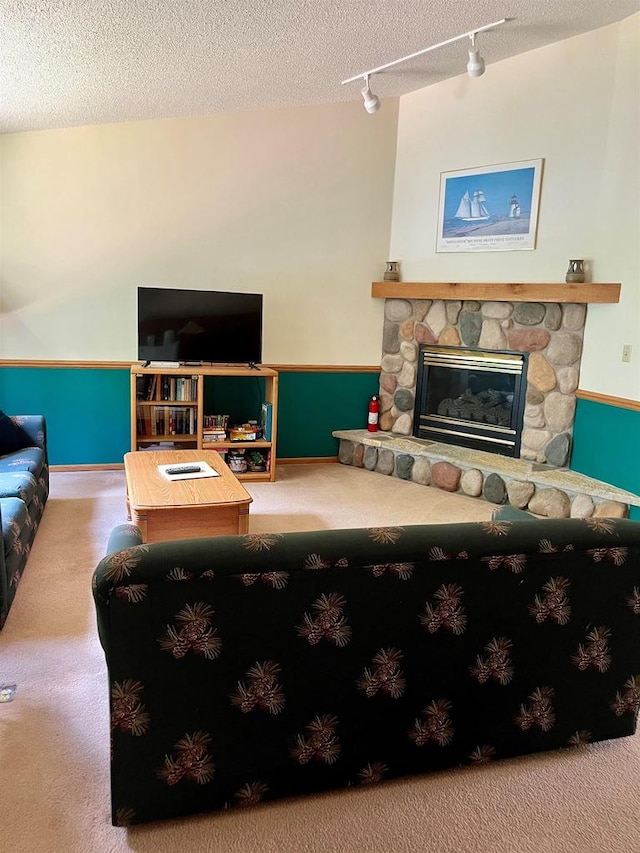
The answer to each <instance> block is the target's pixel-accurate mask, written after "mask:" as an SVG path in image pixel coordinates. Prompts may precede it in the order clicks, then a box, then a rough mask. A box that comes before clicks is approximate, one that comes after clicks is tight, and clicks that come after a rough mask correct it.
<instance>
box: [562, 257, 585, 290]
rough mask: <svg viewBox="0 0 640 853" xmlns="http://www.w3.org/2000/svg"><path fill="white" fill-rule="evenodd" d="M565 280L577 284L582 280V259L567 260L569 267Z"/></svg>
mask: <svg viewBox="0 0 640 853" xmlns="http://www.w3.org/2000/svg"><path fill="white" fill-rule="evenodd" d="M565 281H566V282H568V283H569V284H579V283H580V282H583V281H584V261H583V260H575V261H569V269H568V270H567V274H566V276H565Z"/></svg>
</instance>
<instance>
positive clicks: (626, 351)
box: [622, 344, 631, 361]
mask: <svg viewBox="0 0 640 853" xmlns="http://www.w3.org/2000/svg"><path fill="white" fill-rule="evenodd" d="M622 360H623V361H631V344H623V347H622Z"/></svg>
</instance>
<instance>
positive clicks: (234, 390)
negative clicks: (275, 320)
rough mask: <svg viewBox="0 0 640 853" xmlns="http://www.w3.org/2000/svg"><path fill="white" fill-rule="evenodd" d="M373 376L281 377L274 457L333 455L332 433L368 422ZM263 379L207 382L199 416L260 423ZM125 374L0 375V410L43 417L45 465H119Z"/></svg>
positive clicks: (14, 371) (35, 371)
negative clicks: (224, 417) (206, 415)
mask: <svg viewBox="0 0 640 853" xmlns="http://www.w3.org/2000/svg"><path fill="white" fill-rule="evenodd" d="M377 392H378V374H377V373H372V372H361V373H334V372H330V371H327V372H319V373H316V372H308V373H306V372H305V373H299V372H295V371H291V372H286V371H284V372H282V373H280V381H279V406H278V441H277V448H276V453H277V456H278V457H279V458H288V457H306V456H336V455H337V453H338V441H337V440H336V439H335V438H332V436H331V431H332V430H334V429H355V428H357V427H364V426H365V425H366V422H367V404H368V401H369V397H370V396H371V395H372V394H376V393H377ZM263 399H264V380H263V379H261V378H260V377H258V376H256V377H255V379H254V378H253V377H250V378H249V380H247V379H227V378H226V377H207V378H206V383H205V412H207V413H211V414H214V413H219V414H229V415H230V416H231V419H232V422H236V421H244V420H247V419H248V418H256V419H257V418H259V416H260V404H261V402H262V400H263ZM129 405H130V384H129V370H128V369H126V368H122V369H113V370H107V369H99V368H98V369H93V368H65V367H46V368H45V367H43V368H35V367H33V368H32V367H2V368H0V409H3V410H4V411H5V412H8V413H9V414H21V415H29V414H43V415H44V416H45V418H46V420H47V434H48V447H49V460H50V462H51V464H52V465H83V464H84V465H90V464H94V465H106V464H113V463H116V464H117V463H121V462H122V457H123V455H124V454H125V453H126V452H127V451H129V450H130V449H131V446H130V441H131V433H130V410H129Z"/></svg>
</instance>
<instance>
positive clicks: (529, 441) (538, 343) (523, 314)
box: [380, 298, 586, 467]
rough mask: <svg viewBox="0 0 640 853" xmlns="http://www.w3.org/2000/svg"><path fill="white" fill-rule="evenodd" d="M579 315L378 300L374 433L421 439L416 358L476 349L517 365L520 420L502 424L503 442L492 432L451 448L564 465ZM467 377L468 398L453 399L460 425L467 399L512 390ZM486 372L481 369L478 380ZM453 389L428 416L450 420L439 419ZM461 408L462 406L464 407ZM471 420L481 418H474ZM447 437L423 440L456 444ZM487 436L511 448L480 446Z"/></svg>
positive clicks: (534, 306) (553, 308) (531, 307)
mask: <svg viewBox="0 0 640 853" xmlns="http://www.w3.org/2000/svg"><path fill="white" fill-rule="evenodd" d="M585 317H586V305H585V304H580V303H558V302H544V303H543V302H520V301H513V302H511V301H507V300H504V301H499V302H498V301H480V300H464V301H462V300H444V299H433V300H431V299H394V298H389V299H386V300H385V311H384V329H383V351H382V362H381V374H380V401H381V415H380V429H382V430H385V431H389V432H392V433H395V434H399V435H405V436H410V435H416V436H418V437H426V436H425V435H424V434H423V435H420V432H419V431H415V426H416V424H418V429H420V428H421V427H422V426H424V424H423V423H421V418H422V415H423V412H422V411H421V405H422V403H423V398H424V395H425V393H426V394H427V397H428V396H429V394H430V393H431V391H430V390H427V391H426V392H425V386H424V379H423V380H421V384H420V386H418V376H419V373H420V375H421V376H422V375H423V373H422V367H423V363H421V359H422V360H424V353H425V352H429V349H430V348H431V349H434V348H435V350H436V352H440V353H441V352H442V351H443V350H444V348H452V349H451V350H445V352H446V351H449V352H453V351H457V352H460V353H461V354H463V355H464V354H465V353H466V354H467V355H469V356H472V358H475V356H476V354H477V353H478V351H479V350H482V351H484V353H485V356H484V357H485V358H486V357H487V354H489V357H490V356H491V353H493V354H494V355H495V357H496V358H499V357H502V356H506V355H507V354H511V356H513V354H520V358H519V359H518V361H519V362H520V365H521V367H519V368H518V369H519V370H520V371H521V377H522V382H521V383H520V384H519V386H518V387H519V389H520V388H522V390H524V389H525V388H526V391H525V392H524V399H523V400H522V401H521V402H518V403H516V411H515V413H516V414H518V413H521V414H522V419H521V424H520V425H517V424H516V425H515V426H514V425H513V423H512V421H511V420H510V422H509V425H508V426H507V427H506V428H507V429H509V430H513V431H514V432H513V433H511V434H509V435H508V436H507V435H500V430H499V429H497V430H496V429H485V430H484V434H482V437H481V438H476V440H475V443H473V444H471V445H470V444H468V443H467V442H468V439H467V438H466V437H460V436H458V437H459V438H463V439H464V440H462V441H460V442H459V443H460V444H462V445H463V446H467V447H468V446H471V447H476V448H479V449H484V450H489V449H491V450H493V451H494V452H498V453H503V454H504V455H511V456H516V457H520V458H522V459H528V460H531V461H533V462H537V463H548V464H549V465H552V466H558V467H562V466H564V465H566V464H567V463H568V460H569V456H570V451H571V436H572V430H573V421H574V414H575V406H576V397H575V391H576V389H577V387H578V377H579V372H580V357H581V354H582V343H583V335H584V324H585ZM421 353H422V355H421ZM419 368H420V371H419ZM509 369H511V366H510V368H509ZM471 372H472V374H473V375H474V376H475V377H476V391H475V393H474V389H473V388H471V389H469V393H468V394H467V395H466V396H467V398H468V399H467V400H466V401H465V400H461V401H460V403H461V406H460V407H459V408H458V410H457V411H458V412H460V413H461V415H462V416H461V417H459V418H458V415H455V414H454V417H456V418H458V419H460V420H463V421H473V418H470V417H468V415H469V412H470V411H471V408H472V404H473V403H474V398H475V402H478V400H477V397H478V395H481V394H482V393H483V392H485V394H484V396H485V397H486V398H487V400H488V401H491V397H492V396H493V398H494V399H495V397H496V396H498V395H500V394H502V393H503V392H504V400H503V402H507V399H506V398H507V397H508V395H509V394H510V393H515V390H516V389H515V387H514V389H513V391H509V390H508V385H507V384H506V383H504V381H503V380H501V383H502V385H501V387H500V388H492V387H491V383H486V382H484V381H481V382H478V377H479V375H480V371H478V370H477V365H476V366H475V367H474V369H473V371H471ZM487 373H488V371H486V370H485V371H482V374H483V376H486V375H487ZM514 386H515V383H514ZM427 387H428V382H427ZM459 387H460V386H459V385H458V386H457V388H459ZM455 390H456V389H454V390H453V391H452V394H451V395H449V396H448V397H447V398H444V397H443V399H442V400H440V403H443V400H445V399H446V400H448V402H446V403H443V406H442V411H441V412H437V411H436V412H435V415H436V418H438V417H444V418H447V417H450V415H448V414H446V413H445V409H447V407H448V411H449V412H452V411H453V412H455V411H456V408H455V403H456V399H457V398H458V397H463V396H464V394H465V390H462V391H460V393H455ZM436 395H437V392H436ZM465 402H466V403H468V404H469V405H467V406H466V407H465V406H464V403H465ZM480 402H481V401H480ZM498 403H500V401H498ZM477 414H478V417H480V418H482V417H483V413H482V412H480V411H479V412H477ZM484 418H485V423H486V421H487V420H488V419H489V420H490V418H491V415H490V414H489V413H488V412H487V411H486V410H485V412H484ZM428 426H429V427H430V428H431V429H434V428H435V429H438V428H440V429H442V428H443V427H444V424H443V423H433V421H432V422H430V423H429V424H428ZM450 426H451V425H450V424H449V425H447V427H446V428H448V427H450ZM489 426H491V425H489ZM495 426H498V427H500V426H505V425H504V424H496V425H495ZM455 431H456V429H451V430H450V433H449V434H448V435H447V434H446V433H440V434H439V436H438V437H436V436H435V435H432V436H431V437H432V438H433V439H434V440H437V441H448V442H449V443H456V436H455V435H454V434H453V433H454V432H455ZM457 431H460V430H457ZM518 431H519V434H518ZM487 433H488V434H492V437H493V438H494V439H495V438H506V439H508V440H509V441H510V442H513V443H512V444H510V445H504V448H505V449H502V450H501V449H500V446H499V442H498V441H492V442H486V441H484V439H485V438H486V435H487ZM445 436H446V437H445ZM489 444H492V445H493V446H492V447H490V446H489Z"/></svg>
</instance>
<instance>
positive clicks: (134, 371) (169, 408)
mask: <svg viewBox="0 0 640 853" xmlns="http://www.w3.org/2000/svg"><path fill="white" fill-rule="evenodd" d="M143 363H144V362H136V363H135V364H132V365H131V450H132V451H137V450H171V449H173V450H179V449H180V450H203V449H204V450H220V451H228V450H230V449H232V448H233V449H240V448H242V449H245V450H257V451H259V452H260V453H261V454H262V455H263V456H264V457H265V459H266V462H267V470H266V471H262V472H254V471H247V472H246V473H239V474H236V476H237V478H238V479H239V480H248V481H252V482H263V483H265V482H273V481H274V480H275V478H276V437H277V410H278V371H277V370H272V369H271V368H270V367H263V366H262V365H258V366H257V367H250V366H248V365H223V364H213V365H207V366H198V367H191V366H189V365H181V366H180V367H151V366H149V367H143ZM208 376H223V377H229V378H237V379H239V380H243V379H245V380H246V379H248V378H253V379H263V380H264V402H266V403H270V404H271V435H270V437H269V438H265V437H263V438H261V439H258V440H256V441H230V440H225V441H216V442H208V441H205V440H204V433H203V419H204V415H205V414H214V412H205V411H204V406H205V395H204V390H205V382H206V378H207V377H208ZM251 417H254V418H255V419H257V420H258V421H259V420H260V412H259V411H256V412H255V413H253V412H247V418H251Z"/></svg>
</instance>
